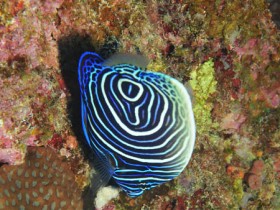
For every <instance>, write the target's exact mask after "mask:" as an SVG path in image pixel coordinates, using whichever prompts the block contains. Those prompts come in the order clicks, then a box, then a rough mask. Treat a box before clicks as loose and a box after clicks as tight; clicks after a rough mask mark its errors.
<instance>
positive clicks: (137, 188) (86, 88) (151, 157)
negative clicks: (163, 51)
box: [79, 52, 195, 197]
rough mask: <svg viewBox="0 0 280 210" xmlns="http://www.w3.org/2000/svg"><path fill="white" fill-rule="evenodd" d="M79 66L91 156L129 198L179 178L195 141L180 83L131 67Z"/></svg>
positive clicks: (97, 61)
mask: <svg viewBox="0 0 280 210" xmlns="http://www.w3.org/2000/svg"><path fill="white" fill-rule="evenodd" d="M103 62H104V60H103V59H102V58H101V57H100V56H99V55H98V54H96V53H93V52H85V53H84V54H83V55H82V56H81V58H80V61H79V84H80V90H81V111H82V124H83V130H84V134H85V137H86V140H87V141H88V144H89V145H90V146H91V148H92V149H93V151H94V152H95V154H96V155H97V156H99V157H100V158H101V159H102V160H103V159H104V158H107V159H108V160H109V163H110V167H108V171H109V172H110V173H111V174H112V177H113V178H114V180H115V181H116V183H117V184H118V185H119V186H120V187H121V188H122V189H123V190H124V191H125V192H126V193H127V194H128V195H129V196H131V197H136V196H139V195H141V194H142V193H143V192H144V190H147V189H151V188H153V187H155V186H157V185H159V184H162V183H165V182H167V181H170V180H172V179H174V178H175V177H177V176H178V175H179V174H180V173H181V172H182V171H183V169H184V168H185V167H186V165H187V164H188V162H189V160H190V157H191V154H192V151H193V147H194V142H195V122H194V116H193V111H192V105H191V98H190V96H189V94H188V92H187V90H186V89H185V87H184V86H183V84H181V83H180V82H179V81H177V80H176V79H174V78H172V77H170V76H167V75H165V74H161V73H155V72H148V71H143V70H142V69H141V68H139V67H137V66H134V65H131V64H118V65H114V66H103V65H102V64H103Z"/></svg>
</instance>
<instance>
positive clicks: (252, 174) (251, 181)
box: [246, 160, 264, 190]
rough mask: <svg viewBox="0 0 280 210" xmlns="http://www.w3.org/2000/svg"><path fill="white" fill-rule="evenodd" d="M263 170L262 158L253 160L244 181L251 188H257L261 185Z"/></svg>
mask: <svg viewBox="0 0 280 210" xmlns="http://www.w3.org/2000/svg"><path fill="white" fill-rule="evenodd" d="M263 170H264V162H263V161H262V160H256V161H254V163H253V166H252V168H251V169H250V171H249V172H248V174H247V176H246V181H247V183H248V185H249V187H250V188H251V189H252V190H258V189H260V188H261V187H262V182H263V177H262V174H263Z"/></svg>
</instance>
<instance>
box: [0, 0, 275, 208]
mask: <svg viewBox="0 0 280 210" xmlns="http://www.w3.org/2000/svg"><path fill="white" fill-rule="evenodd" d="M268 2H269V3H270V4H269V3H268ZM278 11H279V3H278V1H276V0H267V1H266V0H244V1H241V0H233V1H224V0H213V1H209V0H208V1H207V0H185V1H182V0H172V1H165V0H157V1H136V0H106V1H105V0H72V1H67V0H28V1H27V0H10V1H8V0H6V1H1V3H0V78H1V79H0V89H1V91H0V162H1V164H2V166H1V168H0V170H1V174H0V176H1V177H2V178H3V179H4V180H7V179H8V177H7V175H5V177H3V175H2V172H4V169H5V170H7V171H9V170H10V169H9V168H10V167H11V168H12V167H15V168H14V169H13V170H15V171H14V173H13V175H11V176H10V177H13V178H15V177H17V176H18V175H17V173H15V172H17V171H16V167H22V166H23V165H20V164H27V162H26V160H28V155H27V158H25V154H28V153H29V152H28V149H27V148H28V147H29V146H34V147H36V146H49V147H51V148H53V149H55V150H56V151H57V152H58V153H59V154H60V155H61V156H63V157H64V158H65V159H67V161H69V162H70V165H71V171H73V174H74V175H75V180H77V183H78V185H79V186H80V187H81V188H83V187H84V186H86V185H87V184H88V183H89V180H90V178H89V177H88V176H89V174H90V173H89V171H90V166H89V161H87V159H86V158H88V157H90V154H89V151H90V149H89V148H88V145H86V144H85V142H86V140H85V139H83V135H82V132H83V131H82V128H81V124H82V123H81V116H80V115H79V114H77V113H80V99H79V98H80V95H79V84H78V78H77V74H78V72H77V68H78V62H79V57H80V56H81V54H82V53H83V52H86V51H94V52H97V53H98V54H99V55H101V57H103V58H104V59H107V58H108V57H110V56H111V55H112V54H114V53H115V52H117V53H133V54H137V53H140V54H143V55H145V56H146V57H147V58H148V59H149V61H150V63H149V64H148V67H147V69H151V70H153V71H155V72H157V73H164V74H166V75H168V76H171V77H173V78H175V79H177V80H178V81H180V82H181V83H182V84H184V85H185V86H186V87H188V89H189V90H190V89H192V91H191V90H190V91H189V93H190V95H191V96H192V97H191V98H192V107H193V110H194V117H195V120H196V128H197V129H196V130H197V133H196V142H195V145H194V152H193V154H192V158H191V159H190V162H189V163H188V167H187V168H186V169H185V170H183V171H182V173H181V174H180V175H179V176H178V177H177V178H175V179H173V180H172V181H170V182H167V183H165V184H161V185H159V186H157V187H155V188H153V189H151V190H149V191H145V192H144V193H143V194H142V195H141V196H139V197H137V198H129V197H128V196H127V195H126V194H125V193H123V192H120V193H119V194H118V195H119V196H117V197H115V198H114V199H113V200H112V201H110V202H109V203H107V204H105V203H104V205H105V206H104V209H117V210H118V209H121V210H122V209H128V210H129V209H133V210H134V209H135V210H138V209H240V208H243V209H259V208H263V209H279V208H280V158H279V157H280V119H279V118H280V117H279V116H280V82H279V81H280V71H279V66H280V45H279V43H280V32H279V12H278ZM276 24H278V27H277V25H276ZM82 145H83V146H82ZM17 165H19V166H17ZM25 166H26V165H25ZM32 167H33V166H32ZM65 167H66V168H68V169H69V168H70V166H65ZM11 170H12V169H11ZM26 170H28V169H27V168H26ZM7 173H8V172H7ZM4 174H6V172H5V173H4ZM31 176H32V174H31ZM37 176H38V174H36V177H37ZM18 178H19V177H18ZM37 178H38V177H37ZM8 182H9V180H8ZM38 183H39V182H38ZM38 183H37V184H38ZM31 184H32V183H31ZM15 187H17V186H15ZM21 187H22V188H23V189H24V184H22V186H21ZM5 189H6V188H5ZM16 189H17V188H15V190H16ZM36 189H37V188H36ZM1 190H2V188H1ZM8 190H9V191H8V193H9V194H10V196H11V195H12V191H11V189H10V188H9V189H8ZM89 191H90V190H89ZM5 192H6V193H7V191H5ZM5 192H3V196H7V195H6V194H5ZM86 192H87V191H86ZM36 193H38V192H37V191H36ZM77 194H79V193H77ZM85 194H86V193H85ZM28 195H29V196H30V199H31V198H32V199H33V198H34V197H32V196H33V195H32V194H29V193H28ZM39 195H41V194H40V192H39V194H38V197H39ZM92 197H94V196H92ZM5 198H6V197H5ZM1 199H3V198H2V197H1ZM14 199H15V200H14V201H13V200H9V207H12V204H13V203H14V202H15V201H17V202H18V198H17V197H16V198H14ZM22 199H25V200H24V202H25V204H26V198H25V197H22ZM85 200H86V199H85ZM1 201H2V200H1ZM35 201H37V200H35ZM41 201H44V199H43V197H41ZM35 204H36V203H35ZM3 205H6V203H5V202H4V204H3ZM30 205H32V203H30ZM59 205H60V203H59V202H56V207H57V206H59ZM85 205H86V206H88V207H89V208H93V206H94V199H93V198H92V199H87V202H86V203H85Z"/></svg>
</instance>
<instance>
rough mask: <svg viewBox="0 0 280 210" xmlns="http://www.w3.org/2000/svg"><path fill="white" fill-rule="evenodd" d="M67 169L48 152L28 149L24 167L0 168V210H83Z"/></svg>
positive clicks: (71, 175)
mask: <svg viewBox="0 0 280 210" xmlns="http://www.w3.org/2000/svg"><path fill="white" fill-rule="evenodd" d="M82 207H83V204H82V198H81V190H80V189H79V188H78V185H77V184H76V182H75V176H74V174H73V172H72V171H71V170H70V169H69V166H68V165H67V163H66V162H64V161H63V160H62V159H61V158H60V157H59V156H58V155H57V154H55V152H54V151H52V149H50V148H44V147H33V148H28V152H27V155H26V157H25V162H24V164H21V165H17V166H10V165H4V166H1V168H0V209H10V210H12V209H67V210H68V209H73V210H74V209H82Z"/></svg>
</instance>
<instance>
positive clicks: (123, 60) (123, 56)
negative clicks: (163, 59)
mask: <svg viewBox="0 0 280 210" xmlns="http://www.w3.org/2000/svg"><path fill="white" fill-rule="evenodd" d="M118 64H130V65H133V66H137V67H140V68H142V69H145V68H146V67H147V65H148V64H149V60H148V58H146V57H145V56H143V55H138V54H128V53H117V54H114V55H112V56H111V57H110V58H108V59H107V60H105V61H104V63H103V65H104V66H115V65H118Z"/></svg>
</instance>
